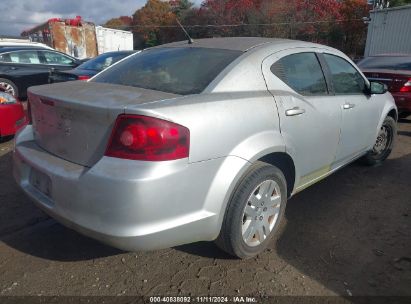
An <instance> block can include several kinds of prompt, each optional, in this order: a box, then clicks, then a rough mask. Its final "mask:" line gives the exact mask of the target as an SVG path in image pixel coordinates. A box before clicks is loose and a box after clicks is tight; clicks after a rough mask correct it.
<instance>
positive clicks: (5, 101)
mask: <svg viewBox="0 0 411 304" xmlns="http://www.w3.org/2000/svg"><path fill="white" fill-rule="evenodd" d="M0 89H1V88H0ZM26 124H27V119H26V114H25V113H24V108H23V105H22V104H21V103H20V102H19V101H18V100H17V99H16V98H15V97H14V96H12V95H10V94H7V93H4V92H1V91H0V139H2V138H4V137H7V136H10V135H14V134H15V133H16V132H17V131H18V130H19V129H20V128H22V127H23V126H25V125H26Z"/></svg>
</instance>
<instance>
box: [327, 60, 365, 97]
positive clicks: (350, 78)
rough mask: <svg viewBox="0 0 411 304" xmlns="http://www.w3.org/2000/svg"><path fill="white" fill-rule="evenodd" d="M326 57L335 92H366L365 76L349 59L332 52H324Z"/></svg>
mask: <svg viewBox="0 0 411 304" xmlns="http://www.w3.org/2000/svg"><path fill="white" fill-rule="evenodd" d="M324 59H325V61H326V62H327V65H328V67H329V69H330V73H331V81H332V84H333V88H334V92H335V94H337V95H338V94H364V88H365V81H364V78H363V77H362V76H361V74H360V73H359V72H358V71H357V70H356V69H355V68H354V67H353V66H352V65H351V64H350V63H349V62H348V61H346V60H345V59H343V58H341V57H338V56H335V55H330V54H324Z"/></svg>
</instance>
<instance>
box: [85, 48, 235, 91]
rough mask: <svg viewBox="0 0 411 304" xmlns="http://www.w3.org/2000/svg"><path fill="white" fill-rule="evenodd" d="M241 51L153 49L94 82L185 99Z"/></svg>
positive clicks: (127, 60) (208, 81) (210, 79)
mask: <svg viewBox="0 0 411 304" xmlns="http://www.w3.org/2000/svg"><path fill="white" fill-rule="evenodd" d="M241 54H242V52H240V51H232V50H222V49H207V48H190V47H184V48H156V49H149V50H146V51H143V52H141V53H140V54H137V55H135V56H132V57H131V58H128V59H126V60H124V61H122V62H120V63H118V64H116V65H115V66H113V67H111V68H110V69H107V70H106V71H104V72H102V73H101V74H99V75H98V76H97V77H95V78H94V79H93V81H95V82H103V83H113V84H120V85H126V86H134V87H139V88H144V89H152V90H156V91H162V92H169V93H174V94H181V95H188V94H198V93H201V92H202V91H203V90H204V89H205V88H206V87H207V86H208V85H209V84H210V83H211V81H213V79H214V78H215V77H216V76H217V75H218V74H219V73H220V72H221V71H222V70H223V69H224V68H225V67H227V66H228V65H229V64H230V63H231V62H232V61H234V60H235V59H236V58H237V57H239V56H240V55H241Z"/></svg>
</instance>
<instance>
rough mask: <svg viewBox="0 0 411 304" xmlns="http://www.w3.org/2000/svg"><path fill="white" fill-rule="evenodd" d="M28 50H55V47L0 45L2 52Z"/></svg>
mask: <svg viewBox="0 0 411 304" xmlns="http://www.w3.org/2000/svg"><path fill="white" fill-rule="evenodd" d="M26 50H36V51H38V50H41V51H55V50H53V49H46V48H44V47H41V46H2V45H0V52H2V53H5V52H13V51H26Z"/></svg>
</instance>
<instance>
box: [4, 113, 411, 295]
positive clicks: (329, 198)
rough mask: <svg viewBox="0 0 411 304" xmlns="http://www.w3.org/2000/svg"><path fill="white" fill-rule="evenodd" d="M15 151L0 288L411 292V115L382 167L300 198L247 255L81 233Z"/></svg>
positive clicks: (356, 167)
mask: <svg viewBox="0 0 411 304" xmlns="http://www.w3.org/2000/svg"><path fill="white" fill-rule="evenodd" d="M11 150H12V142H11V141H9V142H6V143H2V144H0V240H1V242H0V274H1V275H0V295H3V296H6V295H123V294H125V295H178V294H181V295H189V294H191V295H226V296H230V295H255V296H258V295H344V296H348V295H351V294H352V295H354V296H355V295H408V296H411V289H410V286H411V245H410V244H411V231H410V230H411V117H409V120H402V121H401V123H400V124H399V136H398V140H397V145H396V148H395V150H394V152H393V153H392V155H391V157H390V159H389V160H387V161H386V162H385V163H384V164H383V165H382V166H379V167H374V168H370V167H364V166H362V165H360V164H358V163H355V164H352V165H350V166H349V167H346V168H344V169H343V170H341V171H339V172H338V173H336V174H334V175H333V176H331V177H329V178H327V179H326V180H324V181H322V182H320V183H318V184H316V185H314V186H312V187H311V188H309V189H307V190H305V191H303V192H302V193H300V194H298V195H297V196H295V197H294V198H292V199H291V200H290V201H289V204H288V207H287V208H288V209H287V212H286V218H287V223H286V226H285V230H284V233H283V234H282V236H281V237H280V239H279V241H278V242H277V244H273V246H272V247H271V248H270V249H269V250H267V251H266V252H265V253H264V254H261V255H260V256H258V257H257V258H255V259H252V260H248V261H240V260H235V259H231V258H230V257H229V256H227V255H225V254H224V253H222V252H221V251H219V250H218V249H217V248H216V247H215V246H214V245H213V244H212V243H199V244H192V245H186V246H181V247H176V248H171V249H165V250H161V251H155V252H137V253H126V252H121V251H119V250H116V249H113V248H110V247H107V246H105V245H102V244H100V243H98V242H96V241H94V240H91V239H89V238H86V237H83V236H81V235H79V234H77V233H76V232H74V231H71V230H69V229H66V228H64V227H63V226H61V225H60V224H58V223H56V222H55V221H54V220H52V219H50V218H49V217H47V216H46V215H45V214H44V213H42V212H41V211H39V210H38V209H37V208H35V207H34V206H33V205H32V203H31V202H30V201H29V200H28V199H27V198H26V197H25V196H24V195H23V194H22V193H21V192H20V191H19V189H18V188H17V186H16V185H15V183H14V181H13V179H12V177H11V170H12V169H11V157H12V156H11V154H12V153H11Z"/></svg>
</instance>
